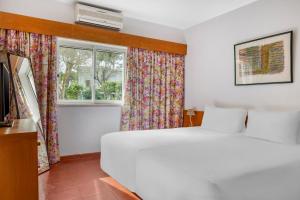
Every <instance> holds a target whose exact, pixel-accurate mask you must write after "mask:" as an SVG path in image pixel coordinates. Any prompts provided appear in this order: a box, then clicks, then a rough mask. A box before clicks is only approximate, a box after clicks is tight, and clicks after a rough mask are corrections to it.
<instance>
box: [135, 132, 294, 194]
mask: <svg viewBox="0 0 300 200" xmlns="http://www.w3.org/2000/svg"><path fill="white" fill-rule="evenodd" d="M136 164H137V165H136V193H137V194H138V195H139V196H141V197H142V199H143V200H162V199H163V200H299V199H300V147H299V145H283V144H277V143H272V142H268V141H263V140H260V139H254V138H250V137H247V136H242V135H241V136H228V137H225V138H224V137H223V138H219V139H215V140H206V141H195V142H194V143H189V144H187V145H186V144H176V145H170V146H165V147H157V148H151V149H144V150H142V151H140V152H139V154H138V156H137V160H136Z"/></svg>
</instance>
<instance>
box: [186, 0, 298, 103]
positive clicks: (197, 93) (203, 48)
mask: <svg viewBox="0 0 300 200" xmlns="http://www.w3.org/2000/svg"><path fill="white" fill-rule="evenodd" d="M299 28H300V1H299V0H261V1H258V2H256V3H253V4H251V5H249V6H246V7H243V8H240V9H238V10H236V11H233V12H231V13H228V14H225V15H222V16H220V17H217V18H215V19H212V20H210V21H207V22H205V23H202V24H200V25H197V26H195V27H192V28H190V29H188V30H186V31H185V36H186V41H187V45H188V55H187V57H186V88H185V91H186V107H194V106H195V107H197V108H198V109H202V108H203V106H204V105H205V104H216V105H223V106H231V105H237V106H247V107H259V108H262V107H270V108H274V107H281V108H285V107H289V108H292V107H298V108H300V81H299V78H300V68H299V59H300V55H299V47H300V41H299ZM287 30H293V31H294V81H295V82H294V83H292V84H272V85H255V86H238V87H236V86H234V51H233V45H234V44H236V43H239V42H242V41H247V40H251V39H255V38H257V37H261V36H268V35H272V34H274V33H280V32H284V31H287Z"/></svg>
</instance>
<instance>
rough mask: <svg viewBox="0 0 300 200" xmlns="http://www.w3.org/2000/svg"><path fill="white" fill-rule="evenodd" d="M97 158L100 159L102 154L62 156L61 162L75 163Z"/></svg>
mask: <svg viewBox="0 0 300 200" xmlns="http://www.w3.org/2000/svg"><path fill="white" fill-rule="evenodd" d="M97 158H100V152H94V153H83V154H74V155H67V156H61V157H60V161H61V162H66V161H74V160H90V159H97Z"/></svg>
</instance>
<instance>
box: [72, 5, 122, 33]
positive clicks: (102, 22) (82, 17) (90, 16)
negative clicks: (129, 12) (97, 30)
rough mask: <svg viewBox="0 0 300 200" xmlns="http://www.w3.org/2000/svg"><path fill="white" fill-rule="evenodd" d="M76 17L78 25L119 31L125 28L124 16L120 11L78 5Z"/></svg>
mask: <svg viewBox="0 0 300 200" xmlns="http://www.w3.org/2000/svg"><path fill="white" fill-rule="evenodd" d="M75 17H76V23H82V24H90V25H96V26H100V27H105V28H109V29H114V30H118V31H119V30H121V29H122V28H123V15H122V12H121V11H118V10H113V9H107V8H102V7H95V6H91V5H86V4H82V3H77V4H76V6H75Z"/></svg>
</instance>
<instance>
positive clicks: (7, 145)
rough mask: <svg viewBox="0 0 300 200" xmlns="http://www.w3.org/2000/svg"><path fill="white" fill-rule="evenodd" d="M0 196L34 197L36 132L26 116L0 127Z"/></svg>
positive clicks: (5, 199)
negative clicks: (6, 126) (8, 126)
mask: <svg viewBox="0 0 300 200" xmlns="http://www.w3.org/2000/svg"><path fill="white" fill-rule="evenodd" d="M0 199H1V200H38V162H37V132H36V126H35V124H34V122H33V121H32V120H30V119H21V120H15V121H14V123H13V126H12V127H11V128H0Z"/></svg>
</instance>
